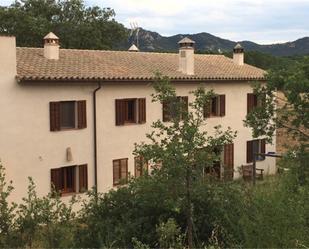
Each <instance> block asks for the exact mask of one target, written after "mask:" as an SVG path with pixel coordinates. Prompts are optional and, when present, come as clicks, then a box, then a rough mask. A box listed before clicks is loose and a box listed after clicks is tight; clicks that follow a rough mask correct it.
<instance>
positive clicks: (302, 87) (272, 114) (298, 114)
mask: <svg viewBox="0 0 309 249" xmlns="http://www.w3.org/2000/svg"><path fill="white" fill-rule="evenodd" d="M254 92H255V93H256V94H257V96H258V98H259V99H260V101H259V102H260V103H261V104H260V105H259V106H258V107H256V108H255V110H254V111H252V112H250V113H249V114H248V115H247V118H246V120H245V125H246V126H248V127H251V128H252V131H253V136H254V137H258V136H267V138H268V140H269V141H271V140H272V137H273V135H274V134H275V131H276V129H278V128H285V129H286V130H287V132H288V133H289V134H291V135H292V136H293V137H294V139H296V140H297V141H298V142H299V143H301V144H303V145H306V144H308V139H309V131H308V128H309V57H305V58H304V59H303V60H302V61H300V62H295V63H293V64H291V65H289V66H288V67H284V68H282V69H278V70H270V71H269V72H268V73H267V75H266V84H256V85H255V86H254Z"/></svg>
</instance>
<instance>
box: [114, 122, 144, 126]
mask: <svg viewBox="0 0 309 249" xmlns="http://www.w3.org/2000/svg"><path fill="white" fill-rule="evenodd" d="M143 124H146V122H144V123H135V122H132V123H131V122H127V123H124V124H121V125H116V126H132V125H143Z"/></svg>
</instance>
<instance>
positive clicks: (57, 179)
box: [50, 168, 63, 192]
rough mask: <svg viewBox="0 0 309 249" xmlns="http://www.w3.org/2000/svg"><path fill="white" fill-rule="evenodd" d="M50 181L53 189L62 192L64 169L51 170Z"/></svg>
mask: <svg viewBox="0 0 309 249" xmlns="http://www.w3.org/2000/svg"><path fill="white" fill-rule="evenodd" d="M50 180H51V186H52V188H53V187H55V190H56V191H57V192H58V191H61V190H62V188H63V176H62V169H61V168H58V169H51V170H50Z"/></svg>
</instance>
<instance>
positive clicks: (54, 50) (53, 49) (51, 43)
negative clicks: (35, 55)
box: [44, 32, 60, 60]
mask: <svg viewBox="0 0 309 249" xmlns="http://www.w3.org/2000/svg"><path fill="white" fill-rule="evenodd" d="M59 47H60V46H59V38H58V37H57V36H56V35H55V34H54V33H52V32H49V33H48V34H47V35H46V36H45V37H44V57H45V58H46V59H49V60H58V59H59Z"/></svg>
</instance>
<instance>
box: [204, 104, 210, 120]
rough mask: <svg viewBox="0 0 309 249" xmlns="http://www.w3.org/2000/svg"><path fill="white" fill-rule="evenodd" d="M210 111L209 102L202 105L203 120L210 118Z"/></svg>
mask: <svg viewBox="0 0 309 249" xmlns="http://www.w3.org/2000/svg"><path fill="white" fill-rule="evenodd" d="M210 110H211V102H210V101H209V102H208V103H206V104H205V105H204V110H203V111H204V118H209V117H210Z"/></svg>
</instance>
